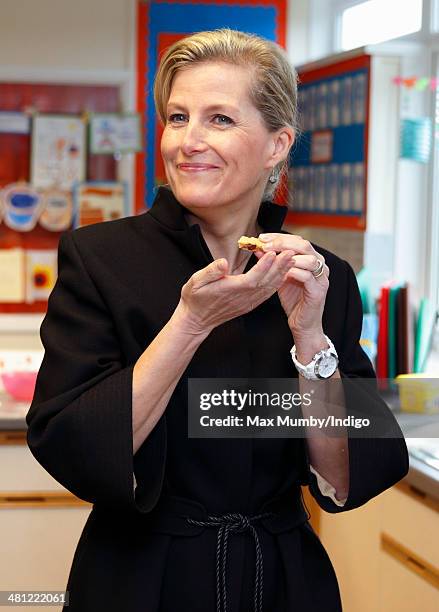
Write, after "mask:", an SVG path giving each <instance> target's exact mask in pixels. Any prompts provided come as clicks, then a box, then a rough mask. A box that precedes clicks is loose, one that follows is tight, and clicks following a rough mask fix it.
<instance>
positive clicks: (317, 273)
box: [311, 259, 325, 278]
mask: <svg viewBox="0 0 439 612" xmlns="http://www.w3.org/2000/svg"><path fill="white" fill-rule="evenodd" d="M324 267H325V264H324V263H323V261H322V260H321V259H319V263H318V266H317V268H316V269H315V270H313V271H312V273H311V274H312V275H313V276H314V278H319V276H321V275H322V274H323V272H324Z"/></svg>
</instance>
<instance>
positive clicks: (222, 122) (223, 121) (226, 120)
mask: <svg viewBox="0 0 439 612" xmlns="http://www.w3.org/2000/svg"><path fill="white" fill-rule="evenodd" d="M214 119H218V120H219V121H218V123H219V124H220V125H230V124H231V123H233V120H232V119H230V117H227V115H215V117H214Z"/></svg>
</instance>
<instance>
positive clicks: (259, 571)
mask: <svg viewBox="0 0 439 612" xmlns="http://www.w3.org/2000/svg"><path fill="white" fill-rule="evenodd" d="M270 516H274V513H273V512H266V513H264V514H258V515H256V516H251V517H248V516H245V515H244V514H239V513H233V514H221V515H210V516H208V520H207V521H198V520H195V519H191V518H187V519H186V520H187V521H188V523H190V524H191V525H199V526H201V527H219V529H218V537H217V545H216V602H217V603H216V609H217V612H227V589H226V565H227V542H228V538H229V533H231V532H232V533H233V532H234V533H240V532H244V531H251V533H252V534H253V537H254V540H255V547H256V576H255V598H254V602H255V612H262V598H263V590H264V564H263V557H262V550H261V545H260V543H259V537H258V533H257V531H256V529H255V528H254V526H253V525H252V522H253V521H257V520H258V519H262V518H268V517H270Z"/></svg>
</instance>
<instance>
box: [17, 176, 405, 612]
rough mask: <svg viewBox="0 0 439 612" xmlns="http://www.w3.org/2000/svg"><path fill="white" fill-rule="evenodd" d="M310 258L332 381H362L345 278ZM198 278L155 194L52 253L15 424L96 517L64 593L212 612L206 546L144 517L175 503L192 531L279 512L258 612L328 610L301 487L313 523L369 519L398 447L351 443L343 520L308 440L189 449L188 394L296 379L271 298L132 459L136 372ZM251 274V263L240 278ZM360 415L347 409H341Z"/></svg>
mask: <svg viewBox="0 0 439 612" xmlns="http://www.w3.org/2000/svg"><path fill="white" fill-rule="evenodd" d="M285 212H286V210H285V209H284V208H282V207H279V206H277V205H274V204H271V203H268V202H264V203H263V204H262V205H261V208H260V212H259V217H258V221H259V224H260V225H261V227H263V229H264V231H269V232H278V231H280V230H281V226H282V223H283V220H284V216H285ZM314 246H315V248H316V250H318V251H319V252H320V253H322V254H323V255H324V257H325V259H326V262H327V264H328V266H329V268H330V287H329V290H328V294H327V297H326V303H325V310H324V314H323V329H324V331H325V333H326V334H327V335H328V336H329V337H330V338H331V340H332V341H333V342H334V345H335V347H336V349H337V351H338V354H339V358H340V364H339V368H340V372H341V374H342V377H343V378H353V377H364V378H373V377H374V372H373V368H372V365H371V363H370V361H369V359H368V358H367V356H366V355H365V353H364V352H363V350H362V349H361V347H360V345H359V342H358V340H359V336H360V330H361V322H362V310H361V301H360V296H359V291H358V286H357V283H356V279H355V275H354V273H353V270H352V268H351V267H350V266H349V264H348V263H347V262H346V261H344V260H342V259H340V258H338V257H337V256H336V255H334V254H332V253H330V252H328V251H327V250H325V249H323V248H320V247H318V246H316V245H314ZM210 261H212V256H211V254H210V252H209V250H208V248H207V245H206V243H205V241H204V239H203V237H202V234H201V231H200V227H199V225H193V226H191V227H190V226H188V225H187V223H186V220H185V217H184V209H183V207H182V206H181V205H180V204H179V203H178V202H177V201H176V200H175V198H174V197H173V195H172V193H171V192H169V191H168V190H167V189H165V188H161V189H160V190H159V192H158V195H157V197H156V200H155V202H154V205H153V207H152V209H151V211H150V212H147V213H144V214H141V215H138V216H133V217H128V218H125V219H122V220H117V221H112V222H107V223H99V224H96V225H92V226H88V227H84V228H81V229H78V230H75V231H72V232H66V233H65V234H63V236H62V237H61V240H60V244H59V253H58V280H57V283H56V286H55V288H54V290H53V292H52V294H51V296H50V298H49V303H48V311H47V314H46V316H45V318H44V321H43V324H42V327H41V338H42V341H43V344H44V347H45V356H44V361H43V363H42V366H41V369H40V372H39V375H38V380H37V385H36V391H35V396H34V399H33V402H32V405H31V407H30V410H29V412H28V415H27V424H28V438H27V439H28V444H29V447H30V449H31V451H32V453H33V455H34V456H35V457H36V459H37V460H38V461H39V462H40V463H41V464H42V465H43V466H44V467H45V468H46V470H47V471H48V472H49V473H50V474H51V475H52V476H53V477H54V478H55V479H56V480H57V481H59V482H60V483H61V484H62V485H63V486H64V487H66V488H67V489H68V490H70V491H71V492H72V493H74V494H75V495H77V496H78V497H80V498H82V499H84V500H87V501H89V502H91V503H93V510H92V512H91V514H90V516H89V518H88V520H87V523H86V525H85V527H84V530H83V533H82V535H81V538H80V541H79V544H78V547H77V550H76V553H75V556H74V560H73V565H72V568H71V572H70V576H69V582H68V585H67V589H68V591H69V593H70V605H69V607H68V608H67V609H66V610H69V612H92V611H93V612H96V611H105V612H122V611H124V612H177V611H184V612H185V611H187V612H214V610H215V609H216V608H215V606H216V604H215V601H216V599H215V598H216V584H217V582H216V579H217V577H216V566H215V564H216V561H215V555H216V544H217V533H218V531H217V529H212V528H208V527H205V526H204V527H203V526H192V528H191V529H192V531H190V530H189V531H186V532H184V533H183V532H182V533H180V532H179V530H180V526H179V524H178V520H177V521H174V519H173V518H171V519H170V522H168V524H167V525H165V526H164V527H163V526H162V527H161V528H154V527H153V518H152V517H154V516H158V515H162V514H163V516H165V515H166V512H165V510H163V511H162V510H161V509H160V511H159V512H158V511H157V509H158V508H161V505H157V504H161V503H162V502H163V500H165V499H173V500H174V501H175V500H176V499H177V501H178V500H180V501H178V503H180V502H181V503H182V504H183V506H184V504H185V500H189V502H188V503H189V504H191V503H192V508H193V509H194V512H193V513H192V514H193V515H194V513H195V515H197V513H198V518H202V517H204V518H205V517H206V516H207V514H206V513H208V514H209V515H211V514H212V513H213V514H223V513H226V512H236V513H242V514H246V515H249V514H250V515H254V514H255V513H258V512H260V511H261V509H263V508H264V503H265V502H267V501H268V500H272V499H274V498H276V499H278V498H281V499H287V502H285V503H284V505H285V507H286V508H287V510H288V509H289V508H293V507H296V508H297V512H296V516H295V517H294V518H293V519H292V520H289V519H288V520H287V521H286V522H282V520H281V521H280V522H278V523H277V524H274V523H273V524H269V522H267V523H260V524H259V526H257V534H258V535H259V541H260V546H261V552H262V553H263V564H264V565H263V569H264V576H263V581H264V582H263V597H264V608H263V609H264V610H266V611H267V612H273V611H275V610H276V611H277V612H286V611H288V612H293V610H294V611H302V610H303V611H306V612H314V611H315V612H317V611H318V612H320V611H321V612H323V611H324V612H336V611H339V610H340V609H341V604H340V597H339V590H338V585H337V580H336V576H335V573H334V570H333V568H332V565H331V562H330V560H329V557H328V555H327V554H326V551H325V550H324V548H323V546H322V544H321V543H320V540H319V539H318V537H317V536H316V535H315V533H314V532H313V530H312V528H311V527H310V525H309V523H308V522H307V521H306V517H305V519H303V517H302V518H301V512H303V509H302V506H301V504H300V484H309V486H310V491H311V493H312V495H313V496H314V497H315V499H316V500H317V502H318V504H319V505H320V506H321V508H323V509H324V510H326V511H328V512H340V511H346V510H351V509H353V508H356V507H358V506H361V505H362V504H364V503H366V502H367V501H368V500H369V499H371V498H372V497H374V496H376V495H378V494H379V493H381V492H382V491H384V490H385V489H387V488H388V487H390V486H392V485H393V484H395V483H396V482H398V481H399V480H400V479H401V478H403V477H404V476H405V475H406V473H407V471H408V455H407V448H406V445H405V442H404V439H403V438H402V434H401V432H400V429H399V427H398V425H397V423H396V421H395V420H394V419H393V417H391V416H390V422H391V425H390V427H391V428H393V429H394V433H395V437H393V438H387V439H358V438H350V439H349V460H350V489H349V497H348V499H347V501H346V504H345V505H344V507H339V506H337V505H336V504H335V503H334V502H333V501H332V500H331V499H330V498H329V497H327V496H324V495H322V494H321V492H320V490H319V488H318V486H317V481H316V478H315V476H314V475H313V474H312V473H311V472H310V470H309V462H308V456H307V452H306V444H305V442H304V440H303V439H280V438H277V439H261V438H258V439H243V438H241V439H237V438H235V439H226V438H221V439H212V438H211V439H195V438H188V436H187V379H188V378H189V377H209V378H217V377H223V378H225V377H231V378H238V377H249V378H252V377H255V378H257V377H273V378H274V377H276V378H291V377H296V376H297V372H296V370H295V368H294V366H293V364H292V361H291V356H290V353H289V351H290V348H291V346H292V345H293V342H294V339H293V337H292V335H291V332H290V330H289V327H288V325H287V320H286V316H285V313H284V311H283V310H282V307H281V305H280V303H279V299H278V297H277V294H275V295H274V296H273V297H272V298H270V299H269V300H267V301H266V302H264V303H263V304H261V305H260V306H259V307H257V308H256V309H255V310H253V311H251V312H249V313H248V314H246V315H244V316H241V317H238V318H236V319H233V320H231V321H229V322H227V323H225V324H223V325H221V326H219V327H217V328H216V329H214V330H213V331H212V332H211V334H210V335H209V336H208V337H207V338H206V340H205V341H204V342H203V343H202V344H201V346H200V347H199V349H198V350H197V351H196V353H195V355H194V357H193V359H192V361H191V362H190V364H189V366H188V368H187V369H186V371H185V372H184V374H183V376H182V377H181V379H180V381H179V383H178V385H177V387H176V389H175V392H174V393H173V395H172V397H171V400H170V401H169V404H168V406H167V408H166V411H165V413H164V414H163V416H162V417H161V419H160V420H159V422H158V423H157V425H156V427H155V428H154V429H153V431H152V432H151V434H150V435H149V437H148V438H147V439H146V440H145V442H144V443H143V445H142V446H141V447H140V448H139V450H138V451H137V453H136V454H135V455H134V457H133V440H132V438H133V433H132V413H131V401H132V395H131V392H132V372H133V366H134V364H135V362H136V360H137V359H138V358H139V356H140V355H141V353H142V352H143V351H144V350H145V348H146V347H147V346H148V345H149V344H150V342H151V341H152V340H153V338H154V337H155V336H156V335H157V334H158V332H159V331H160V330H161V329H162V327H163V326H164V325H165V324H166V322H167V321H168V320H169V318H170V317H171V315H172V313H173V311H174V309H175V307H176V306H177V303H178V301H179V297H180V291H181V287H182V285H183V284H184V283H185V282H186V281H187V280H188V279H189V277H190V276H191V275H192V274H193V273H194V272H195V271H196V270H199V269H200V268H203V267H205V266H206V265H207V264H208V263H209V262H210ZM255 262H256V258H255V256H254V255H252V257H251V258H250V260H249V263H248V264H247V268H246V271H247V270H248V269H250V267H251V266H252V265H254V264H255ZM261 354H262V355H263V358H261ZM357 399H358V398H355V397H352V398H351V397H348V399H347V409H348V410H349V403H350V402H351V403H352V402H356V401H357ZM363 399H364V398H363ZM367 402H368V406H369V408H370V411H371V413H372V414H377V415H384V414H385V415H386V416H389V415H390V411H389V410H388V408H387V406H386V405H385V404H384V402H383V401H382V400H381V399H380V398H379V396H378V394H377V393H375V394H372V395H370V396H368V398H367ZM133 472H134V473H135V476H136V480H137V488H136V490H135V493H134V490H133ZM191 500H192V501H191ZM288 500H290V501H288ZM299 506H300V510H299V509H298V508H299ZM288 511H289V510H288ZM183 531H184V530H183ZM255 551H256V548H255V540H254V534H252V533H251V532H250V531H247V532H242V533H233V534H231V536H230V538H229V541H228V557H227V578H226V579H227V603H228V608H227V609H228V611H229V612H238V611H245V612H249V611H250V610H252V609H253V603H252V602H253V591H254V581H255V561H256V552H255Z"/></svg>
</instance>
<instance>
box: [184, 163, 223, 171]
mask: <svg viewBox="0 0 439 612" xmlns="http://www.w3.org/2000/svg"><path fill="white" fill-rule="evenodd" d="M177 168H178V169H179V170H183V171H184V172H203V171H206V170H216V169H217V168H218V166H213V165H212V164H177Z"/></svg>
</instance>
